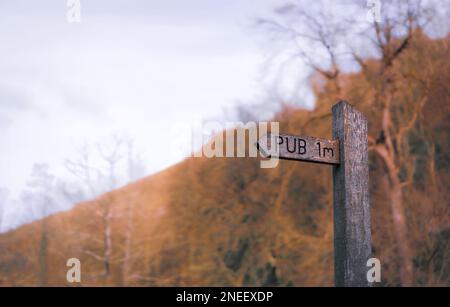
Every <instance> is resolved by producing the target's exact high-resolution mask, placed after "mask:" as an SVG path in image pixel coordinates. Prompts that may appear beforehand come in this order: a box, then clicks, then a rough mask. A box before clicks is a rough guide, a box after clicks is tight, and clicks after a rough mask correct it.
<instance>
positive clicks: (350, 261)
mask: <svg viewBox="0 0 450 307" xmlns="http://www.w3.org/2000/svg"><path fill="white" fill-rule="evenodd" d="M333 138H334V139H338V140H339V151H340V164H339V165H335V166H333V208H334V268H335V269H334V270H335V272H334V273H335V274H334V276H335V277H334V278H335V284H336V286H346V287H348V286H349V287H364V286H366V287H367V286H370V283H369V282H368V281H367V271H368V269H369V268H368V267H367V266H366V265H367V260H368V259H369V258H370V257H371V230H370V205H369V164H368V144H367V119H366V117H365V116H364V115H363V114H362V113H361V112H359V111H357V110H356V109H355V108H353V107H352V106H351V105H350V104H348V103H347V102H345V101H340V102H338V103H337V104H336V105H334V106H333Z"/></svg>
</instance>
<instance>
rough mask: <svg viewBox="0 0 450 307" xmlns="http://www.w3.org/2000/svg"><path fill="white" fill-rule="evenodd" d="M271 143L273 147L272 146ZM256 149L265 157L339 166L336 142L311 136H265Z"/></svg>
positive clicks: (337, 143)
mask: <svg viewBox="0 0 450 307" xmlns="http://www.w3.org/2000/svg"><path fill="white" fill-rule="evenodd" d="M273 143H274V145H275V147H273V146H272V144H273ZM258 148H259V150H260V152H261V153H262V154H263V156H265V157H272V158H273V157H278V158H279V159H285V160H298V161H308V162H316V163H325V164H339V141H338V140H326V139H321V138H316V137H312V136H296V135H287V134H279V135H271V134H267V135H265V136H263V137H262V138H261V139H260V140H259V141H258Z"/></svg>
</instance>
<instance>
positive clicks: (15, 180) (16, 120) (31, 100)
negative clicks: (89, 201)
mask: <svg viewBox="0 0 450 307" xmlns="http://www.w3.org/2000/svg"><path fill="white" fill-rule="evenodd" d="M80 3H81V22H80V23H69V22H68V21H67V19H66V14H67V11H68V9H69V8H68V7H67V2H66V1H65V0H58V1H56V0H45V1H39V2H38V1H22V0H15V1H5V0H0V46H1V48H0V170H1V171H0V188H3V189H7V190H8V191H9V192H10V196H12V197H17V196H18V195H19V194H20V191H21V190H22V189H23V188H24V186H25V184H26V182H27V180H28V178H29V176H30V173H31V171H32V167H33V165H34V164H35V163H47V164H48V165H49V166H50V169H51V171H52V172H53V173H54V174H56V175H57V176H61V177H64V176H69V174H68V173H67V171H66V169H65V167H64V161H65V159H67V158H70V157H72V156H73V155H74V151H75V148H77V146H80V144H82V143H83V142H85V141H89V142H98V141H101V140H102V139H105V138H106V137H108V136H110V135H112V134H115V133H120V134H126V135H128V136H130V137H132V138H133V139H134V140H135V142H136V146H137V148H138V150H139V151H140V153H141V155H142V159H143V160H144V163H145V164H146V168H147V170H148V173H154V172H157V171H159V170H162V169H164V168H166V167H168V166H170V165H171V164H174V163H176V162H178V161H180V160H181V159H182V158H183V157H184V156H185V155H186V150H185V149H183V148H181V149H180V148H177V144H176V142H177V139H180V138H181V139H182V138H183V137H184V136H183V135H181V136H180V132H181V133H183V132H184V133H186V131H187V130H186V129H184V128H183V127H188V126H190V125H193V124H196V123H198V122H199V121H201V120H202V119H206V118H215V117H220V116H221V114H222V113H223V110H224V109H226V108H232V107H233V106H234V105H235V104H236V103H237V102H238V101H239V102H241V103H242V102H243V103H245V102H246V101H254V100H255V99H257V97H258V95H259V94H260V92H261V67H262V66H263V64H264V61H265V59H266V56H267V52H266V51H267V50H264V47H263V44H261V43H260V42H259V41H258V39H257V38H256V37H257V35H255V32H256V29H255V27H254V20H255V19H256V18H257V17H261V16H264V15H265V14H268V13H270V12H271V10H272V9H273V8H274V7H275V6H276V5H277V4H279V3H280V1H275V0H258V1H241V0H227V1H206V0H190V1H181V0H168V1H167V0H165V1H153V0H151V1H148V0H147V1H145V0H142V1H141V0H133V1H130V0H127V1H111V0H108V1H105V0H89V1H86V0H84V1H83V0H81V1H80ZM162 148H163V149H164V148H166V149H167V150H162Z"/></svg>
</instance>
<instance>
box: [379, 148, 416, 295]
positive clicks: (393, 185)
mask: <svg viewBox="0 0 450 307" xmlns="http://www.w3.org/2000/svg"><path fill="white" fill-rule="evenodd" d="M376 149H377V152H378V154H379V155H380V156H381V158H382V159H383V161H384V163H385V165H386V168H387V171H388V175H389V180H390V187H389V197H390V200H391V204H390V205H391V214H392V221H393V224H394V231H395V242H396V245H397V249H398V253H399V256H400V259H401V265H400V279H401V284H402V286H405V287H408V286H411V285H412V281H413V263H412V256H411V249H410V246H409V240H408V236H407V233H408V230H407V229H408V228H407V225H406V217H405V210H404V208H403V191H402V189H403V186H402V182H401V181H400V179H399V174H398V168H397V166H396V165H395V162H394V160H393V158H392V157H393V155H390V154H388V151H387V149H386V147H384V145H382V147H377V148H376Z"/></svg>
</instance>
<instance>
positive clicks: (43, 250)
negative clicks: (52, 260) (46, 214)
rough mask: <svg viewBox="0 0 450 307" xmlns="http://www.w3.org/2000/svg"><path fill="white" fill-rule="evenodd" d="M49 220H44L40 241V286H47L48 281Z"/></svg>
mask: <svg viewBox="0 0 450 307" xmlns="http://www.w3.org/2000/svg"><path fill="white" fill-rule="evenodd" d="M47 246H48V237H47V222H46V220H45V219H43V220H42V226H41V239H40V241H39V255H38V257H39V286H40V287H45V286H47V283H48V267H47Z"/></svg>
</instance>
